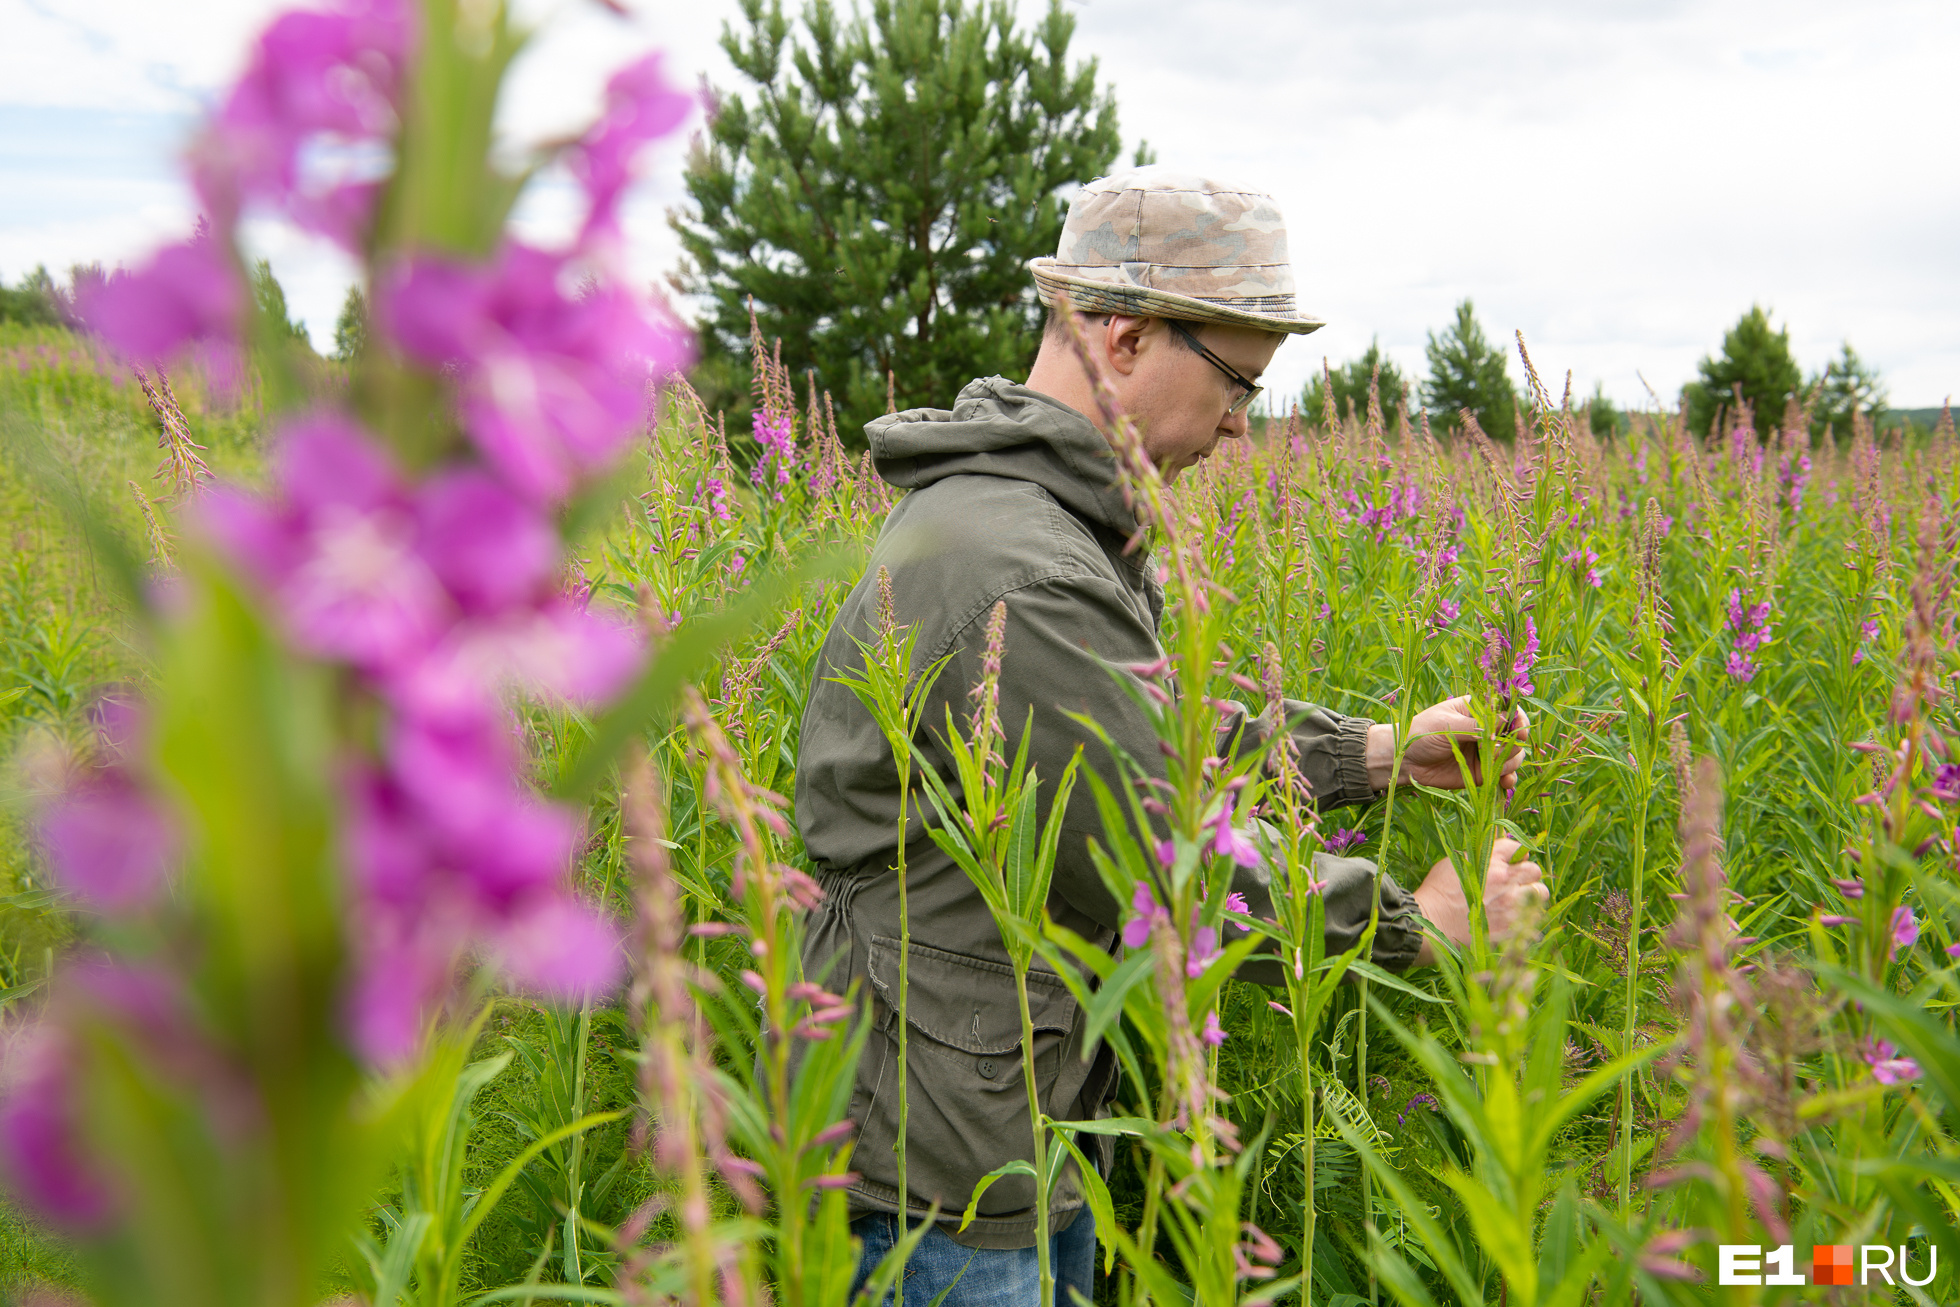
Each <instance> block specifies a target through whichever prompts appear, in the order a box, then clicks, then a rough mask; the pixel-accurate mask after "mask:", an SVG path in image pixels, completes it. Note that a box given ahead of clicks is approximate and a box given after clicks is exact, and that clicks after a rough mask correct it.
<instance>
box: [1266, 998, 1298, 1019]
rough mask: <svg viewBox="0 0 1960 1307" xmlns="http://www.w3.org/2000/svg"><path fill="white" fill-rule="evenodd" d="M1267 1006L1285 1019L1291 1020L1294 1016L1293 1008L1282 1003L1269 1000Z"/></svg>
mask: <svg viewBox="0 0 1960 1307" xmlns="http://www.w3.org/2000/svg"><path fill="white" fill-rule="evenodd" d="M1266 1006H1267V1007H1269V1008H1271V1009H1272V1010H1273V1011H1275V1012H1277V1013H1279V1014H1280V1015H1281V1016H1283V1017H1287V1018H1289V1019H1290V1018H1291V1017H1292V1016H1293V1009H1292V1008H1290V1007H1288V1006H1286V1004H1284V1003H1281V1002H1279V1001H1277V1000H1275V999H1270V998H1269V999H1267V1000H1266Z"/></svg>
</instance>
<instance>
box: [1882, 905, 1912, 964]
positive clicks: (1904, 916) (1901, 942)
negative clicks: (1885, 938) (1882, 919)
mask: <svg viewBox="0 0 1960 1307" xmlns="http://www.w3.org/2000/svg"><path fill="white" fill-rule="evenodd" d="M1918 942H1919V919H1918V918H1917V917H1915V916H1913V915H1912V909H1911V908H1908V907H1906V906H1905V905H1904V904H1901V905H1899V906H1898V907H1896V908H1894V909H1892V951H1891V953H1890V954H1889V957H1890V958H1891V960H1893V961H1895V962H1896V961H1897V960H1898V957H1899V950H1900V949H1902V948H1911V947H1912V946H1913V945H1914V944H1917V943H1918Z"/></svg>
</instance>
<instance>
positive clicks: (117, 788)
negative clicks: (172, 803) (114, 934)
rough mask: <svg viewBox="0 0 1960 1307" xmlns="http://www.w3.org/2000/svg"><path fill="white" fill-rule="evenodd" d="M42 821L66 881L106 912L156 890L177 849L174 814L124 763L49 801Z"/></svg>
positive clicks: (53, 860) (45, 843)
mask: <svg viewBox="0 0 1960 1307" xmlns="http://www.w3.org/2000/svg"><path fill="white" fill-rule="evenodd" d="M39 827H40V837H41V845H42V847H43V848H44V849H45V850H46V852H47V856H48V863H49V865H50V866H51V867H52V868H53V870H54V874H55V878H56V879H57V880H58V881H59V882H60V883H61V887H62V888H63V889H64V890H66V891H67V892H68V893H70V894H72V895H73V896H74V897H75V898H77V899H79V900H81V901H82V902H83V903H86V904H87V905H89V906H90V907H92V908H96V909H99V910H101V911H105V912H122V911H127V910H128V909H130V908H134V907H137V906H138V905H140V904H143V903H146V902H148V901H149V900H151V899H153V898H154V897H156V894H157V892H158V891H159V890H160V889H162V888H163V884H164V880H165V874H166V872H167V871H168V870H169V867H170V863H171V861H172V860H173V859H174V858H175V856H176V851H177V828H176V824H175V823H174V822H172V820H171V819H170V814H169V813H168V812H167V811H165V810H164V809H163V808H162V807H160V806H159V805H158V804H157V803H156V802H155V800H153V799H152V798H151V797H150V796H149V795H148V794H147V793H145V792H144V791H143V789H142V788H141V787H140V786H138V785H137V784H136V782H135V781H134V779H132V778H131V777H130V775H129V774H128V773H127V772H126V771H124V770H123V768H121V767H118V766H110V767H101V768H94V769H91V772H90V774H89V775H88V776H87V777H86V778H84V779H83V780H82V781H81V782H80V783H79V784H76V785H73V786H70V787H69V788H68V790H67V791H66V792H64V793H63V794H62V795H61V796H60V797H58V798H56V799H55V800H54V801H53V802H51V803H50V804H49V805H48V806H47V808H46V809H45V810H44V811H43V812H42V813H41V816H40V822H39Z"/></svg>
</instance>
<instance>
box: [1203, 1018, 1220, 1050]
mask: <svg viewBox="0 0 1960 1307" xmlns="http://www.w3.org/2000/svg"><path fill="white" fill-rule="evenodd" d="M1198 1037H1199V1038H1200V1039H1202V1040H1204V1041H1205V1044H1206V1045H1207V1046H1208V1047H1210V1048H1217V1047H1218V1046H1219V1045H1220V1044H1222V1043H1224V1042H1225V1027H1223V1026H1221V1025H1219V1024H1218V1014H1217V1013H1216V1012H1207V1013H1205V1028H1204V1032H1203V1033H1202V1034H1200V1035H1199V1036H1198Z"/></svg>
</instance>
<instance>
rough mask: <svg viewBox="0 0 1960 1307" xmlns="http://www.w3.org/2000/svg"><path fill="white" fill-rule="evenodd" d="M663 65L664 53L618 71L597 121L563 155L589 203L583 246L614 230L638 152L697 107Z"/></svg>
mask: <svg viewBox="0 0 1960 1307" xmlns="http://www.w3.org/2000/svg"><path fill="white" fill-rule="evenodd" d="M660 65H661V56H660V55H658V54H650V55H647V56H645V57H644V58H641V59H637V60H635V61H634V62H632V63H630V64H627V65H626V66H625V67H624V68H621V69H620V70H619V71H618V72H616V73H614V74H613V75H612V77H611V78H610V79H608V80H607V82H606V96H605V106H604V108H602V109H601V110H600V114H599V121H598V122H596V123H594V124H593V125H592V128H591V130H589V131H588V132H586V134H585V136H584V137H583V138H581V139H580V140H579V141H578V143H577V144H575V145H573V146H572V147H571V149H570V150H568V151H567V152H566V154H565V163H566V165H567V166H568V167H569V168H570V169H571V172H572V176H573V177H575V178H577V179H578V182H579V184H580V185H581V186H583V187H584V188H585V194H586V202H587V204H588V206H589V207H588V208H587V211H586V216H585V229H584V231H583V232H582V233H581V234H580V237H579V242H580V244H585V243H586V242H588V241H591V240H593V239H594V238H595V237H601V236H605V235H610V234H611V233H612V232H613V231H614V229H615V228H616V227H617V225H618V208H619V198H620V196H621V194H623V193H624V192H625V190H626V187H627V185H628V184H629V183H630V182H631V181H632V179H633V158H634V156H635V155H636V154H638V153H639V151H640V149H641V147H642V146H645V145H646V144H648V143H649V142H651V141H657V140H659V139H660V138H661V137H663V136H666V135H668V134H669V133H671V132H673V131H674V130H675V129H676V128H678V127H679V126H680V125H681V123H682V122H684V121H685V120H686V118H687V115H688V114H689V112H691V111H692V110H693V108H694V106H695V103H696V97H695V96H694V95H692V94H690V93H689V92H687V91H683V90H679V89H677V88H676V87H674V86H673V85H672V84H671V83H669V82H668V81H667V78H666V75H665V74H664V73H663V72H662V71H661V67H660Z"/></svg>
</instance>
